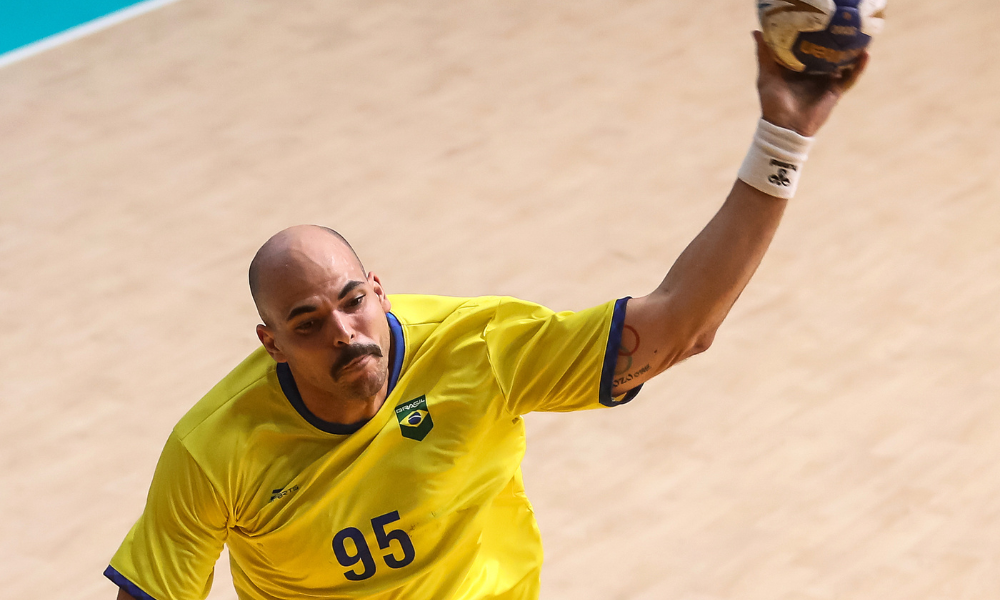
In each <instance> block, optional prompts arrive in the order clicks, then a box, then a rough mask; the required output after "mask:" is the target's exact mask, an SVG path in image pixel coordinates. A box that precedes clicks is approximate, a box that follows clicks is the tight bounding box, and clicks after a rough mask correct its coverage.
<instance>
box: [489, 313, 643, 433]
mask: <svg viewBox="0 0 1000 600" xmlns="http://www.w3.org/2000/svg"><path fill="white" fill-rule="evenodd" d="M627 304H628V298H622V299H620V300H617V301H612V302H608V303H606V304H602V305H600V306H595V307H594V308H590V309H587V310H583V311H580V312H560V313H556V312H553V311H551V310H549V309H547V308H545V307H543V306H539V305H537V304H533V303H530V302H524V301H522V300H516V299H513V298H504V299H502V300H501V301H500V303H499V305H498V307H497V310H496V315H495V317H494V318H493V320H492V321H491V322H490V323H489V325H487V327H486V330H485V332H484V337H485V340H486V345H487V352H488V353H489V359H490V364H491V366H492V367H493V372H494V374H495V376H496V378H497V381H498V383H499V385H500V388H501V390H502V391H503V394H504V398H505V399H506V402H507V407H508V408H509V409H510V411H511V412H513V413H514V414H518V415H521V414H525V413H528V412H531V411H554V412H563V411H572V410H586V409H590V408H599V407H601V406H618V405H621V404H625V403H626V402H628V401H630V400H631V399H632V398H634V397H635V395H636V394H638V393H639V387H641V386H639V387H637V388H635V389H633V390H630V391H629V392H628V393H626V394H624V395H623V396H621V397H620V398H613V397H612V396H611V390H612V387H613V386H612V384H613V381H614V370H615V365H616V362H617V358H618V353H619V347H620V345H621V338H622V329H623V327H624V324H625V311H626V308H627Z"/></svg>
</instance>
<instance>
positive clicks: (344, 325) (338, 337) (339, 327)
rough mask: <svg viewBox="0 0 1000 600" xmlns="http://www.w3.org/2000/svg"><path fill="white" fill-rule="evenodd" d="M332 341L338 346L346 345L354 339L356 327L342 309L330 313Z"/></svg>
mask: <svg viewBox="0 0 1000 600" xmlns="http://www.w3.org/2000/svg"><path fill="white" fill-rule="evenodd" d="M330 336H331V338H332V339H331V341H332V342H333V343H334V344H336V345H338V346H345V345H347V344H350V343H351V340H353V339H354V328H353V326H352V325H351V320H350V318H349V317H347V316H346V315H344V314H343V313H341V312H340V311H337V310H335V311H333V312H331V313H330Z"/></svg>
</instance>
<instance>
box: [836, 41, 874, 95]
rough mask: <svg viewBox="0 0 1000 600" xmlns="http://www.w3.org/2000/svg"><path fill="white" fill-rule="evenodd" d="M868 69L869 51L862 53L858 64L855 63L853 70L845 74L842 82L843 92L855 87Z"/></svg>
mask: <svg viewBox="0 0 1000 600" xmlns="http://www.w3.org/2000/svg"><path fill="white" fill-rule="evenodd" d="M866 67H868V51H867V50H866V51H864V52H862V53H861V56H859V57H858V62H856V63H854V65H853V66H852V67H851V70H850V71H848V72H847V73H845V74H844V78H843V79H842V80H841V81H840V89H841V91H842V92H846V91H847V90H849V89H851V88H852V87H854V84H855V83H857V82H858V78H859V77H861V74H862V73H864V72H865V68H866Z"/></svg>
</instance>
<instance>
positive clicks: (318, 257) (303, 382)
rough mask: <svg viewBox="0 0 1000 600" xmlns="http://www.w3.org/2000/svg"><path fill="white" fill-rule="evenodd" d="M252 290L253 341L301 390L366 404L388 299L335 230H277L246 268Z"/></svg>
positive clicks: (376, 381)
mask: <svg viewBox="0 0 1000 600" xmlns="http://www.w3.org/2000/svg"><path fill="white" fill-rule="evenodd" d="M250 292H251V294H252V295H253V299H254V303H255V304H256V305H257V312H258V313H259V314H260V318H261V320H262V321H264V323H263V324H262V325H258V326H257V337H259V338H260V341H261V343H262V344H263V345H264V347H265V348H266V349H267V351H268V353H269V354H270V355H271V357H273V358H274V360H276V361H278V362H287V363H288V366H289V367H290V368H291V370H292V374H293V375H294V376H295V381H296V383H297V384H298V386H299V389H300V391H302V392H303V393H310V394H317V395H326V396H329V397H330V398H331V399H345V400H354V399H357V400H364V399H368V398H372V397H374V396H375V395H376V394H377V393H378V392H379V390H381V389H382V386H383V385H384V384H385V381H386V378H387V377H388V372H389V347H390V333H389V324H388V322H387V321H386V318H385V314H386V313H387V312H388V311H389V307H390V306H389V301H388V300H387V299H386V297H385V292H384V291H383V290H382V284H381V282H380V281H379V279H378V277H377V276H376V275H375V274H374V273H369V274H367V275H366V274H365V269H364V266H362V264H361V261H360V260H359V259H358V256H357V254H355V252H354V249H353V248H351V246H350V244H348V243H347V240H345V239H344V238H343V237H342V236H341V235H340V234H339V233H337V232H336V231H334V230H332V229H328V228H326V227H317V226H315V225H297V226H295V227H289V228H288V229H285V230H284V231H281V232H278V233H277V234H275V235H274V236H273V237H272V238H271V239H269V240H268V241H267V242H266V243H265V244H264V245H263V246H261V248H260V250H258V251H257V255H256V256H254V259H253V262H251V263H250Z"/></svg>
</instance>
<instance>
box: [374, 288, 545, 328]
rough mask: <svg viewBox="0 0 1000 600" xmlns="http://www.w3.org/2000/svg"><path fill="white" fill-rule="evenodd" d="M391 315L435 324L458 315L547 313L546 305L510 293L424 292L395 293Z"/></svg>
mask: <svg viewBox="0 0 1000 600" xmlns="http://www.w3.org/2000/svg"><path fill="white" fill-rule="evenodd" d="M389 301H390V302H391V303H392V314H394V315H395V316H396V318H397V319H399V321H400V323H402V324H403V325H414V326H418V325H434V324H441V323H444V322H446V321H449V320H453V319H456V318H469V317H475V316H478V317H486V318H487V319H492V318H494V317H495V316H497V315H498V314H500V315H504V316H506V315H508V314H513V313H520V314H532V313H536V312H539V311H541V312H548V311H547V309H545V308H544V307H542V306H540V305H538V304H535V303H534V302H529V301H527V300H521V299H519V298H513V297H510V296H478V297H455V296H431V295H424V294H392V295H390V296H389Z"/></svg>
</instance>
